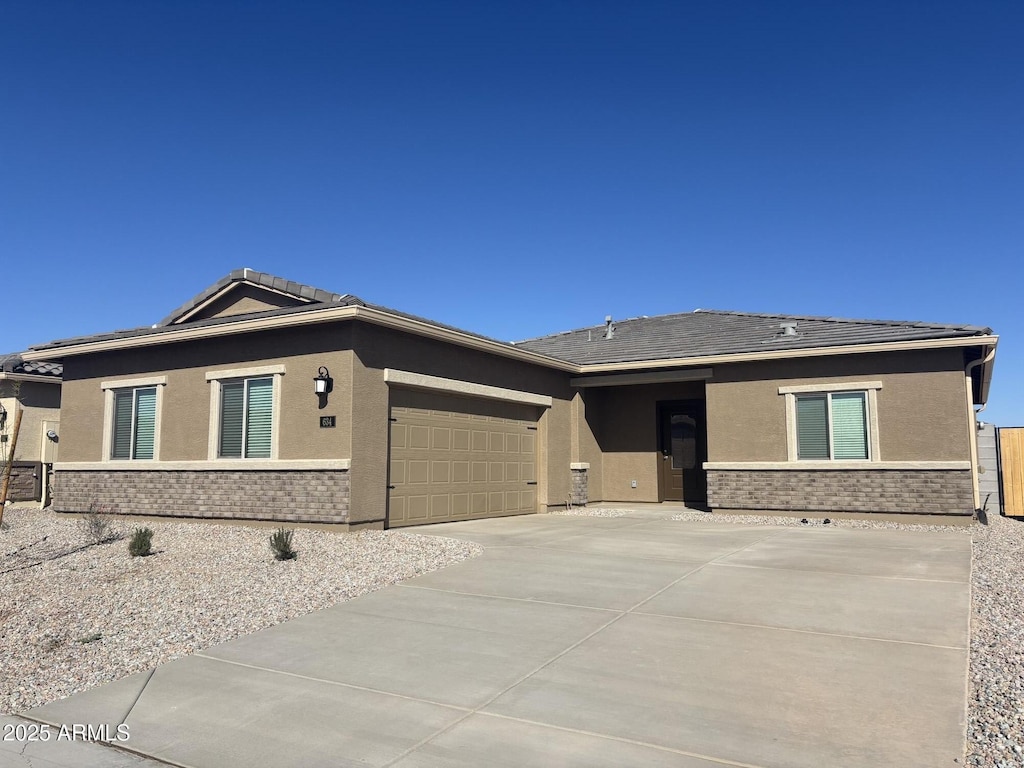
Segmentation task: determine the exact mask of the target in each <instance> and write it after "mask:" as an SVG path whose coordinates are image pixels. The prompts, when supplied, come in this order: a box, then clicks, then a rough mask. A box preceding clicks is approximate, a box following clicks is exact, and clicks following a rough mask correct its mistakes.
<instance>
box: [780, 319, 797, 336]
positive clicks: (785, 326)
mask: <svg viewBox="0 0 1024 768" xmlns="http://www.w3.org/2000/svg"><path fill="white" fill-rule="evenodd" d="M779 328H781V329H782V333H781V334H780V335H782V336H796V335H798V334H797V332H796V323H794V322H788V323H779Z"/></svg>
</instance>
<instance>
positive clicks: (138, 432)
mask: <svg viewBox="0 0 1024 768" xmlns="http://www.w3.org/2000/svg"><path fill="white" fill-rule="evenodd" d="M113 422H114V425H113V429H114V432H113V435H111V441H110V458H112V459H152V458H153V455H154V448H155V445H156V387H140V388H137V389H125V390H119V391H116V392H114V419H113Z"/></svg>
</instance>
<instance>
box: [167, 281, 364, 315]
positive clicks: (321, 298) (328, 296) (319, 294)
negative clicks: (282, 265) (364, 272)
mask: <svg viewBox="0 0 1024 768" xmlns="http://www.w3.org/2000/svg"><path fill="white" fill-rule="evenodd" d="M241 282H247V283H252V284H253V285H262V286H263V287H265V288H270V289H271V290H274V291H278V292H279V293H284V294H287V295H288V296H292V297H294V298H296V299H299V300H301V301H304V302H310V303H313V304H344V303H345V299H349V298H355V297H351V296H348V295H342V294H339V293H332V292H331V291H325V290H323V289H322V288H315V287H314V286H312V285H304V284H302V283H296V282H293V281H291V280H285V279H284V278H283V277H277V276H276V275H271V274H268V273H266V272H257V271H256V270H255V269H249V268H248V267H244V268H242V269H236V270H233V271H232V272H230V273H229V274H227V275H225V276H224V277H222V278H221V279H220V280H218V281H217V282H216V283H214V284H213V285H211V286H209V287H208V288H206V289H204V290H203V291H201V292H200V293H198V294H196V295H195V296H193V297H192V298H191V299H189V300H188V301H186V302H185V303H184V304H182V305H181V306H180V307H178V308H177V309H175V310H174V311H173V312H171V314H169V315H167V317H165V318H164V319H163V320H161V321H160V322H159V323H157V325H170V324H171V323H173V322H174V321H175V320H177V319H178V318H179V317H181V316H182V315H186V314H188V313H189V312H191V311H192V310H193V309H195V308H196V307H198V306H199V305H200V304H202V303H203V302H204V301H206V300H207V299H209V298H211V297H212V296H214V295H216V294H217V293H219V292H220V291H221V290H223V289H224V288H226V287H227V286H229V285H231V284H232V283H241Z"/></svg>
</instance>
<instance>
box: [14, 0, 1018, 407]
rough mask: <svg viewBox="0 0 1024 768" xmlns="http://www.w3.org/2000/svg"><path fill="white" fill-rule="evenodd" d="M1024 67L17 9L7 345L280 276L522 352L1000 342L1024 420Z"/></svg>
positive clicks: (944, 54) (972, 46)
mask: <svg viewBox="0 0 1024 768" xmlns="http://www.w3.org/2000/svg"><path fill="white" fill-rule="evenodd" d="M1022 40H1024V3H1021V2H1019V0H1014V1H1013V2H970V3H967V2H939V1H935V2H932V1H929V2H894V1H893V0H887V1H886V2H865V1H864V0H857V2H828V1H822V0H810V1H808V2H783V1H781V0H780V2H763V1H762V2H717V1H715V2H712V0H706V1H705V2H700V3H697V2H684V1H683V0H679V1H678V2H667V3H657V2H626V1H625V0H623V1H622V2H600V1H595V0H586V1H585V2H560V1H558V0H549V1H546V2H525V1H522V0H518V1H511V2H504V3H499V2H489V1H487V2H460V3H448V2H431V1H418V0H417V1H416V2H413V1H410V2H359V3H348V2H323V3H315V2H300V3H285V2H277V3H268V2H217V1H216V0H203V1H202V2H198V1H197V2H170V1H164V2H155V1H148V2H138V0H128V1H126V2H102V1H101V0H92V1H90V2H49V1H48V0H26V1H25V2H21V1H12V0H6V1H5V2H3V3H2V4H0V276H2V278H3V284H4V289H3V290H4V298H5V299H6V302H7V311H6V312H5V313H4V314H5V318H4V320H3V327H2V329H0V348H2V349H0V351H14V350H18V349H23V348H25V347H26V346H28V345H31V344H35V343H40V342H44V341H48V340H50V339H53V338H60V337H66V336H72V335H79V334H87V333H98V332H103V331H108V330H113V329H117V328H125V327H133V326H138V325H146V324H150V323H153V322H156V321H157V320H159V319H160V318H161V317H163V316H164V315H165V314H166V313H167V312H168V311H169V310H170V309H172V308H174V307H175V306H177V305H178V304H180V303H182V302H183V301H185V300H186V299H188V298H190V297H191V296H192V295H194V294H195V293H197V292H198V291H199V290H201V289H202V288H204V287H205V286H207V285H208V284H210V283H212V282H214V281H216V280H217V279H218V278H220V277H221V276H223V275H224V274H226V273H227V272H229V271H230V270H231V269H234V268H237V267H242V266H248V267H252V268H254V269H257V270H262V271H265V272H271V273H273V274H277V275H281V276H283V277H287V278H289V279H293V280H297V281H300V282H306V283H310V284H313V285H316V286H319V287H323V288H327V289H331V290H334V291H338V292H341V293H354V294H357V295H359V296H361V297H362V298H364V299H366V300H367V301H372V302H376V303H380V304H385V305H388V306H392V307H395V308H398V309H402V310H405V311H408V312H413V313H417V314H421V315H425V316H427V317H431V318H434V319H436V320H439V321H443V322H447V323H451V324H454V325H457V326H461V327H464V328H467V329H470V330H473V331H476V332H479V333H484V334H488V335H491V336H495V337H498V338H501V339H506V340H515V339H522V338H527V337H530V336H535V335H540V334H543V333H547V332H553V331H558V330H565V329H568V328H574V327H580V326H584V325H590V324H597V323H600V322H601V321H602V320H603V318H604V316H605V315H606V314H611V315H613V316H614V317H616V318H623V317H631V316H636V315H641V314H647V315H653V314H661V313H666V312H678V311H690V310H692V309H695V308H697V307H704V308H717V309H737V310H746V311H765V312H783V313H793V314H813V315H834V316H843V317H865V318H875V317H880V318H889V319H915V320H930V321H937V322H950V323H971V324H977V325H987V326H991V327H992V328H993V329H994V330H995V331H996V332H997V333H999V334H1000V335H1001V337H1002V340H1001V342H1000V347H999V353H998V358H997V364H996V378H995V383H994V385H993V389H992V393H993V396H992V401H991V404H990V406H989V409H988V411H987V414H986V416H985V417H984V418H985V419H986V420H989V421H995V422H996V423H997V424H1003V425H1010V424H1024V402H1022V400H1021V398H1020V393H1021V392H1022V391H1024V361H1022V341H1021V339H1022V333H1024V313H1022V312H1021V303H1022V302H1021V299H1020V297H1021V293H1022V288H1024V285H1022V283H1024V281H1022V277H1024V266H1022V263H1021V262H1022V243H1024V237H1022V236H1024V44H1022ZM496 286H497V290H495V287H496ZM482 288H487V289H488V290H486V291H484V290H481V289H482Z"/></svg>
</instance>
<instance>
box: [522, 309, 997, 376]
mask: <svg viewBox="0 0 1024 768" xmlns="http://www.w3.org/2000/svg"><path fill="white" fill-rule="evenodd" d="M783 323H792V324H795V330H796V335H793V336H787V335H784V331H783V328H782V324H783ZM612 327H613V329H614V330H613V333H612V337H611V338H610V339H609V338H605V332H606V329H605V326H604V325H598V326H591V327H589V328H579V329H577V330H574V331H566V332H564V333H556V334H552V335H551V336H542V337H540V338H536V339H528V340H526V341H520V342H517V343H516V346H517V347H521V348H522V349H528V350H531V351H533V352H539V353H541V354H545V355H550V356H552V357H557V358H560V359H562V360H568V361H570V362H573V363H577V364H581V365H585V364H602V363H620V362H643V361H647V360H652V361H653V360H664V359H673V358H689V357H706V356H710V355H724V354H740V353H750V352H761V351H772V350H787V349H793V350H796V349H805V348H808V347H831V346H842V345H846V344H876V343H883V342H890V341H920V340H925V339H940V338H949V337H961V336H978V335H984V334H989V333H991V332H992V331H991V329H989V328H982V327H979V326H972V325H941V324H936V323H923V322H919V321H899V320H897V321H892V320H848V319H843V318H837V317H808V316H805V315H772V314H757V313H752V312H727V311H722V310H707V309H698V310H696V311H694V312H685V313H680V314H672V315H659V316H656V317H635V318H630V319H628V320H619V321H615V322H613V323H612Z"/></svg>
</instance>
